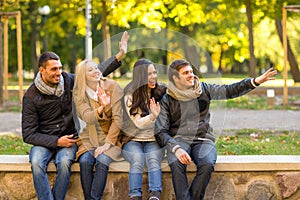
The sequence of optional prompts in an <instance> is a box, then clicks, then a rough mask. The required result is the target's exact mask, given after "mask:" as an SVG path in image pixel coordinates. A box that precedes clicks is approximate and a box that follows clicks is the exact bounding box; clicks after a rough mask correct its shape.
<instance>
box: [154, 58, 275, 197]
mask: <svg viewBox="0 0 300 200" xmlns="http://www.w3.org/2000/svg"><path fill="white" fill-rule="evenodd" d="M276 74H277V71H276V70H273V69H272V68H270V69H269V70H267V71H266V72H265V73H264V74H262V75H261V76H259V77H257V78H246V79H244V80H242V81H240V82H237V83H233V84H230V85H216V84H207V83H204V82H200V81H199V78H198V77H197V76H195V75H194V73H193V69H192V67H191V65H190V63H189V62H187V61H186V60H175V61H174V62H173V63H172V64H171V65H170V68H169V74H168V75H169V84H168V89H167V93H166V94H165V95H164V96H163V98H162V100H161V101H160V105H161V112H160V114H159V116H158V117H157V119H156V122H155V137H156V140H157V142H158V143H159V144H160V146H162V147H163V146H167V155H168V162H169V166H170V168H171V172H172V182H173V186H174V191H175V195H176V199H177V200H196V199H203V198H204V194H205V190H206V187H207V185H208V183H209V180H210V177H211V174H212V172H213V171H214V165H215V162H216V160H217V151H216V147H215V144H214V142H215V137H214V135H213V131H212V127H211V126H210V112H209V104H210V101H211V100H219V99H229V98H235V97H238V96H242V95H244V94H246V93H247V92H249V91H251V90H253V89H254V88H256V87H257V86H259V84H261V83H264V82H266V81H268V80H273V79H275V78H273V76H274V75H276ZM192 161H193V162H194V163H195V164H196V166H197V172H196V175H195V177H194V179H193V181H192V184H191V186H190V187H189V185H188V180H187V176H186V167H187V165H189V164H191V163H192Z"/></svg>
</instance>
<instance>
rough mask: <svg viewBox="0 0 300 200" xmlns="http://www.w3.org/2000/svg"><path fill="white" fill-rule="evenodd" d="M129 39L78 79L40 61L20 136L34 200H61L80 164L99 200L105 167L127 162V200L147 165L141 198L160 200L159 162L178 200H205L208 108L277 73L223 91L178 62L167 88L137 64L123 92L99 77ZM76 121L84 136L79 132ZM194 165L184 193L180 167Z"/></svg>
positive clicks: (137, 190) (87, 191)
mask: <svg viewBox="0 0 300 200" xmlns="http://www.w3.org/2000/svg"><path fill="white" fill-rule="evenodd" d="M128 38H129V36H128V33H127V32H124V33H123V35H122V38H121V41H120V43H119V48H120V51H119V52H118V53H117V54H116V55H115V56H113V57H111V58H109V59H107V60H106V61H104V62H102V63H101V64H97V63H95V62H94V61H92V60H84V61H82V62H80V63H79V64H78V65H77V66H76V72H75V75H74V74H71V73H66V72H63V71H62V64H61V61H60V58H59V56H58V55H56V54H55V53H53V52H44V53H42V54H41V55H40V56H39V59H38V64H39V72H38V74H37V76H36V77H35V79H34V82H33V83H32V85H31V86H30V87H29V88H28V90H27V91H26V93H25V95H24V97H23V105H22V106H23V107H22V135H23V140H24V142H26V143H29V144H32V148H31V150H30V155H29V159H30V163H31V169H32V174H33V182H34V187H35V190H36V193H37V197H38V199H41V200H52V199H55V200H63V199H64V198H65V196H66V193H67V190H68V185H69V180H70V175H71V165H72V164H73V162H74V161H78V162H79V164H80V180H81V185H82V189H83V193H84V198H85V199H86V200H89V199H93V200H94V199H101V198H102V196H103V191H104V189H105V185H106V181H107V175H108V169H109V165H110V163H111V162H112V161H120V160H122V159H124V158H125V159H126V160H127V161H128V162H129V163H130V170H129V176H128V180H129V181H128V182H129V192H128V195H129V197H130V199H136V200H138V199H142V183H143V172H144V168H145V166H146V168H147V172H148V186H149V194H148V196H149V197H148V198H149V199H150V200H157V199H160V196H161V192H162V171H161V161H162V160H163V159H164V157H165V155H166V157H167V160H168V164H169V166H170V169H171V173H172V183H173V187H174V191H175V196H176V199H177V200H198V199H203V198H204V194H205V190H206V187H207V185H208V183H209V180H210V177H211V174H212V172H213V171H214V165H215V163H216V160H217V152H216V147H215V144H214V142H215V137H214V134H213V129H212V127H211V125H210V110H209V105H210V101H211V100H219V99H229V98H235V97H239V96H241V95H244V94H246V93H247V92H249V91H251V90H253V89H254V88H256V87H257V86H259V85H260V84H261V83H264V82H266V81H268V80H272V79H274V76H275V75H276V73H277V72H276V70H273V69H269V70H267V71H266V72H265V73H263V74H262V75H260V76H258V77H256V78H246V79H244V80H242V81H240V82H237V83H233V84H229V85H216V84H207V83H205V82H200V80H199V78H198V77H197V76H196V75H195V74H194V72H193V68H192V66H191V64H190V63H189V62H188V61H186V60H183V59H179V60H175V61H173V62H172V63H171V64H170V66H169V70H168V78H169V83H168V84H167V85H165V84H162V83H159V82H158V81H157V69H156V67H155V64H154V63H153V62H151V61H149V60H147V59H139V60H138V61H137V62H135V64H134V67H133V74H132V80H131V81H130V82H129V84H128V85H127V86H126V87H125V88H124V89H122V88H121V87H120V86H119V85H118V83H117V82H116V81H114V80H112V79H110V78H106V76H107V75H108V74H110V73H111V72H113V71H114V70H115V69H117V68H118V67H119V66H120V65H121V62H120V60H121V58H122V57H123V56H124V55H125V54H126V52H127V42H128ZM78 118H79V119H80V120H83V121H84V122H85V124H86V125H85V127H83V128H81V129H80V126H79V120H78ZM79 130H80V133H79ZM77 135H79V138H76V137H74V136H77ZM51 160H53V161H54V164H55V165H56V168H57V172H56V179H55V182H54V184H53V186H52V187H51V186H50V183H49V180H48V176H47V165H48V164H49V162H50V161H51ZM192 161H193V162H194V163H195V165H196V167H197V170H196V174H195V176H194V178H193V181H192V183H191V185H190V186H189V183H188V178H187V175H186V167H187V165H189V164H191V163H192Z"/></svg>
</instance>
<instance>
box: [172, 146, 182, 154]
mask: <svg viewBox="0 0 300 200" xmlns="http://www.w3.org/2000/svg"><path fill="white" fill-rule="evenodd" d="M180 148H181V146H180V145H176V146H174V147H173V149H172V153H176V151H177V150H178V149H180Z"/></svg>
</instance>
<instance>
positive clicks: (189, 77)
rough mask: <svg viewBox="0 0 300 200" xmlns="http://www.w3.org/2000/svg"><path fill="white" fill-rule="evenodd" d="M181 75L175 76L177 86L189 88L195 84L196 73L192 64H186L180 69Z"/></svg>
mask: <svg viewBox="0 0 300 200" xmlns="http://www.w3.org/2000/svg"><path fill="white" fill-rule="evenodd" d="M178 74H179V77H176V76H175V75H174V76H173V80H174V83H175V85H176V87H177V88H179V89H181V90H188V89H190V88H192V87H194V85H195V75H194V72H193V68H192V67H191V66H190V65H186V66H184V67H182V68H180V69H179V71H178Z"/></svg>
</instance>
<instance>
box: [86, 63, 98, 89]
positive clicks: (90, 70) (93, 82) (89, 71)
mask: <svg viewBox="0 0 300 200" xmlns="http://www.w3.org/2000/svg"><path fill="white" fill-rule="evenodd" d="M100 77H101V72H100V70H99V68H98V66H97V65H96V64H95V65H86V68H85V79H86V84H87V85H88V86H89V87H90V88H92V89H95V88H94V87H95V86H97V85H98V83H99V81H100Z"/></svg>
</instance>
